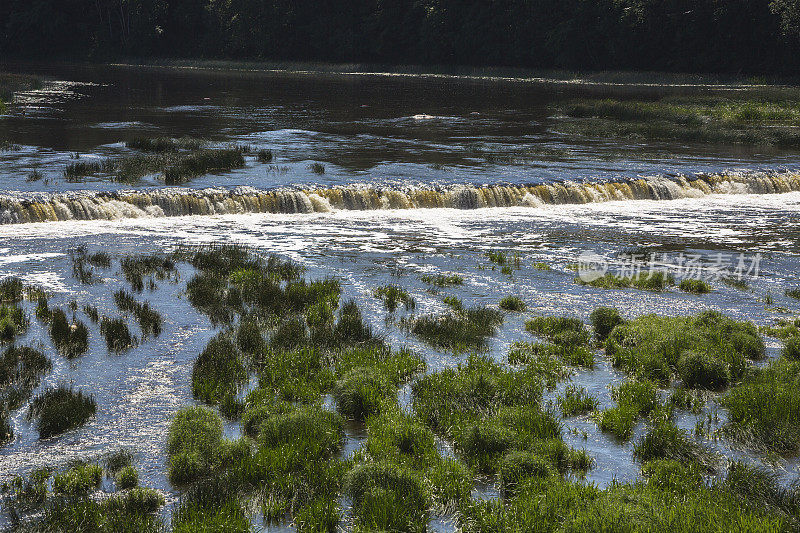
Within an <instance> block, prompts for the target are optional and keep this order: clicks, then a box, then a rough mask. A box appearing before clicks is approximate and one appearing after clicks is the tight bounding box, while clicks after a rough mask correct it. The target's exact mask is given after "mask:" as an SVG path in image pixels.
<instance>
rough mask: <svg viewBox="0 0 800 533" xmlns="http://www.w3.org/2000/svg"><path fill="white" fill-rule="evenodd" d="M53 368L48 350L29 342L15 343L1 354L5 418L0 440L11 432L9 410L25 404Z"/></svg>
mask: <svg viewBox="0 0 800 533" xmlns="http://www.w3.org/2000/svg"><path fill="white" fill-rule="evenodd" d="M51 368H52V363H51V362H50V359H48V358H47V357H46V356H45V355H44V353H42V352H41V351H39V350H36V349H34V348H30V347H28V346H17V345H12V346H9V347H8V348H7V349H6V350H5V351H3V353H2V355H0V416H2V417H3V419H4V421H5V423H4V424H2V429H0V441H4V436H5V435H8V436H9V438H10V436H11V426H10V424H9V421H8V411H14V410H16V409H19V408H20V407H22V406H23V405H24V403H25V402H26V401H27V400H28V398H30V396H31V394H32V393H33V391H34V389H36V387H38V386H39V382H40V381H41V378H42V376H44V375H45V374H46V373H47V372H49V371H50V369H51Z"/></svg>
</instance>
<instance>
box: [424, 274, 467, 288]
mask: <svg viewBox="0 0 800 533" xmlns="http://www.w3.org/2000/svg"><path fill="white" fill-rule="evenodd" d="M419 279H420V280H422V282H423V283H427V284H428V285H433V286H434V287H441V288H446V287H455V286H456V285H463V284H464V278H463V277H461V276H459V275H458V274H425V275H423V276H421V277H420V278H419Z"/></svg>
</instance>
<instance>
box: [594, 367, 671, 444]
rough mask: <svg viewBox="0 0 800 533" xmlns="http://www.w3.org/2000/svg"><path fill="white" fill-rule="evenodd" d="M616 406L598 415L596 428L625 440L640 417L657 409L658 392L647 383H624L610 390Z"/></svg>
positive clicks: (652, 385) (653, 386)
mask: <svg viewBox="0 0 800 533" xmlns="http://www.w3.org/2000/svg"><path fill="white" fill-rule="evenodd" d="M611 397H612V398H613V399H614V400H616V402H617V406H616V407H612V408H610V409H606V410H604V411H602V412H601V413H600V416H599V418H598V426H599V427H600V430H601V431H605V432H609V433H612V434H613V435H615V436H616V437H617V438H618V439H621V440H627V439H629V438H630V436H631V434H632V433H633V428H634V426H635V425H636V422H637V420H638V419H639V417H641V416H647V415H648V414H649V413H650V412H651V411H653V410H654V409H656V408H657V407H658V405H659V404H658V390H657V389H656V386H655V385H654V384H653V383H652V382H649V381H626V382H625V383H622V384H620V385H617V386H616V387H614V388H612V389H611Z"/></svg>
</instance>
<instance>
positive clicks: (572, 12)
mask: <svg viewBox="0 0 800 533" xmlns="http://www.w3.org/2000/svg"><path fill="white" fill-rule="evenodd" d="M798 35H800V7H798V2H797V0H729V1H726V2H720V1H719V0H493V1H491V2H486V1H477V0H466V1H463V0H462V1H455V0H361V1H356V2H336V1H332V0H322V1H320V0H316V1H312V0H298V1H291V2H290V1H287V0H225V1H222V0H183V1H180V2H178V1H176V0H142V1H137V2H133V1H130V0H8V1H5V2H2V3H0V55H5V54H14V55H15V56H17V57H21V56H27V57H36V56H38V57H41V56H46V57H48V58H52V56H53V54H54V53H57V54H61V55H63V56H65V57H67V58H72V59H75V58H103V57H108V56H140V57H142V56H147V57H149V56H167V57H197V56H201V57H223V58H237V59H240V58H248V59H268V60H313V61H334V62H353V61H357V62H377V63H394V64H398V63H401V64H443V65H444V64H447V65H450V64H456V65H499V66H524V67H534V68H578V69H627V68H630V69H644V70H672V71H727V72H741V71H746V72H796V71H797V70H798V66H800V59H799V58H800V55H799V54H798V53H797V52H798V51H800V40H798Z"/></svg>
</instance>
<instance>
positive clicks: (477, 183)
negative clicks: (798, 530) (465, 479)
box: [0, 66, 800, 529]
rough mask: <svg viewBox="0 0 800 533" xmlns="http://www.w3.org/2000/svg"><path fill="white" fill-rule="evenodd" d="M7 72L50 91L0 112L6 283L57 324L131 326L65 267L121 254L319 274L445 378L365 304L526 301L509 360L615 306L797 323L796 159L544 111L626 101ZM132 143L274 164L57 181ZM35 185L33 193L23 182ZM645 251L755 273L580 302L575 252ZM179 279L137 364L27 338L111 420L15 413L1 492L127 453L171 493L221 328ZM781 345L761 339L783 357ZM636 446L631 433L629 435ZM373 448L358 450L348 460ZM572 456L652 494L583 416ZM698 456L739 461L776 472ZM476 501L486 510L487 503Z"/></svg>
mask: <svg viewBox="0 0 800 533" xmlns="http://www.w3.org/2000/svg"><path fill="white" fill-rule="evenodd" d="M15 68H17V69H21V70H25V71H27V72H35V73H37V74H40V75H42V76H44V77H45V79H46V80H47V81H46V82H45V84H44V87H43V88H42V89H41V90H37V91H31V92H27V93H22V94H18V95H16V97H15V101H14V103H13V104H12V106H10V108H9V114H8V115H6V116H2V117H0V142H2V141H4V140H5V141H9V142H12V143H14V144H16V145H19V146H17V147H15V149H13V150H8V151H0V221H2V222H3V224H0V277H2V276H6V275H17V276H20V277H22V278H23V279H24V280H26V281H28V282H30V283H33V284H38V285H42V286H44V287H45V288H47V289H48V290H49V291H51V292H52V293H53V294H54V299H53V300H52V304H51V306H53V305H60V306H62V307H63V306H65V305H66V304H67V303H68V302H70V301H72V300H75V301H77V303H78V305H79V307H80V306H82V305H83V304H91V305H96V306H98V308H99V310H100V313H101V314H108V315H110V316H114V315H116V314H117V313H118V312H117V310H116V309H115V306H114V302H113V298H112V295H113V293H114V291H115V290H117V289H118V288H121V287H124V286H125V283H124V279H123V278H122V275H121V273H120V271H119V264H118V262H115V263H114V265H113V267H112V268H111V269H108V270H103V271H99V272H100V273H101V275H102V277H103V278H104V279H103V283H101V284H96V285H81V284H80V283H79V282H78V280H76V279H75V278H74V277H73V276H72V268H71V262H70V258H69V256H68V251H69V250H71V249H74V248H75V247H77V246H79V245H86V246H87V247H88V248H89V249H90V250H91V251H96V250H104V251H107V252H109V253H111V254H112V255H114V256H115V257H121V256H124V255H127V254H134V253H151V252H155V251H165V250H171V249H173V248H175V247H176V246H180V245H185V244H200V243H219V242H235V243H241V244H246V245H249V246H252V247H254V248H256V249H259V250H263V251H265V252H272V253H276V254H280V255H282V256H285V257H289V258H292V259H294V260H296V261H297V262H299V263H301V264H302V265H304V266H305V267H306V268H307V269H308V275H309V276H311V277H322V276H336V277H337V278H339V279H341V280H342V284H343V287H344V291H345V293H346V296H348V297H349V296H352V297H354V298H356V299H357V300H358V301H359V303H360V304H361V305H362V306H363V308H365V310H366V311H365V316H366V317H368V318H369V320H370V322H371V323H372V325H373V326H374V327H375V329H377V330H378V331H380V332H382V333H383V334H385V335H386V337H387V338H388V339H389V341H390V342H391V343H392V344H394V345H395V346H398V347H400V346H408V347H411V348H412V349H415V350H418V351H420V352H421V353H423V354H424V355H425V356H426V358H427V360H428V363H429V368H430V369H431V370H436V369H438V368H442V367H445V366H450V365H455V364H457V363H458V362H459V361H461V360H463V356H455V355H452V354H448V353H444V352H439V351H436V350H433V349H431V348H430V347H427V346H426V345H424V344H422V343H420V342H419V341H418V340H417V339H415V338H414V337H411V336H408V335H407V334H406V333H404V332H403V331H401V330H400V329H398V328H397V327H396V326H395V325H394V324H393V323H392V321H391V320H387V316H386V315H387V313H386V311H385V310H384V309H383V307H382V306H381V303H380V302H379V301H378V300H375V299H373V298H372V297H371V291H372V289H373V288H374V287H377V286H379V285H384V284H387V283H396V284H400V285H402V286H403V287H405V288H407V289H408V290H409V291H410V292H411V293H412V294H413V296H414V297H415V298H416V300H417V312H418V313H427V312H431V311H436V310H442V309H444V304H443V303H442V296H444V295H455V296H458V297H460V298H462V299H463V300H464V302H465V304H470V305H471V304H490V305H496V304H497V302H498V300H499V299H500V298H501V297H502V296H505V295H508V294H515V295H520V296H521V297H522V298H523V299H524V300H525V301H526V302H527V303H528V306H529V310H528V312H527V313H526V314H525V316H517V315H509V316H508V317H507V320H506V322H505V324H504V326H503V327H502V328H501V330H500V333H499V334H498V335H497V337H495V338H493V339H491V342H490V345H489V353H490V354H491V355H492V356H493V357H496V358H497V359H498V360H502V359H503V358H504V356H505V354H506V352H507V349H508V347H509V346H510V344H511V343H512V342H515V341H518V340H530V339H531V337H529V336H528V335H527V334H526V333H525V332H524V326H523V325H524V319H525V318H526V317H528V316H531V315H537V314H570V315H576V316H579V317H581V318H583V319H588V315H589V313H590V312H591V311H592V310H593V309H594V308H595V307H597V306H599V305H612V306H616V307H618V308H620V309H621V310H622V311H623V314H624V315H625V316H627V317H635V316H638V315H641V314H645V313H662V314H690V313H696V312H699V311H701V310H704V309H718V310H721V311H722V312H724V313H725V314H727V315H729V316H732V317H734V318H737V319H748V320H752V321H754V322H755V323H756V324H758V325H767V324H771V323H773V322H774V321H775V320H776V319H777V318H780V317H786V316H797V314H798V312H800V309H799V308H798V305H797V300H793V299H790V298H787V297H785V296H784V290H785V289H786V288H789V287H795V286H797V285H798V284H800V282H798V279H797V278H798V276H797V274H798V272H800V261H798V253H800V241H798V235H800V233H799V232H798V227H799V226H798V223H800V178H798V174H796V169H798V167H800V165H798V161H799V160H798V154H797V153H792V152H786V151H778V150H766V149H744V148H732V147H720V146H686V145H680V144H668V143H646V142H640V143H632V142H629V141H626V142H616V141H612V140H608V139H592V138H583V137H577V136H567V135H563V134H560V133H557V132H556V131H555V129H556V125H557V124H558V123H559V121H563V120H566V119H565V118H563V117H559V116H558V115H557V113H556V112H555V111H554V106H555V105H557V104H558V103H559V102H560V101H562V100H564V99H570V98H574V97H576V96H580V95H581V94H585V93H587V92H590V93H599V94H603V91H609V92H612V91H614V90H618V89H614V88H609V87H602V86H590V87H581V86H579V85H576V84H568V83H540V82H535V81H528V82H523V81H497V80H492V81H490V80H480V79H472V78H455V77H454V78H441V77H420V76H392V75H371V76H370V75H361V74H359V75H343V74H313V73H300V72H294V73H287V72H271V73H267V72H222V71H199V70H190V69H183V70H167V69H154V68H150V69H144V68H132V67H122V66H119V67H75V66H26V67H24V68H23V67H15ZM626 90H627V91H629V92H630V93H631V94H636V93H638V92H642V93H643V94H645V93H647V91H650V90H651V89H647V88H643V87H642V88H636V87H633V88H630V87H629V88H626ZM672 90H674V91H676V92H679V91H685V90H687V89H685V88H674V89H672ZM695 90H702V89H695ZM140 136H170V137H182V136H194V137H202V138H205V139H208V140H209V141H211V142H212V143H216V144H219V145H225V144H229V143H239V144H248V145H252V146H253V147H254V148H256V149H260V148H266V149H271V150H273V152H274V154H275V159H274V161H272V162H271V163H268V164H262V163H258V162H257V161H256V159H255V157H253V156H248V157H247V165H246V167H245V168H243V169H240V170H236V171H233V172H230V173H226V174H219V175H216V174H212V175H207V176H204V177H201V178H197V179H195V180H192V181H191V182H189V183H188V184H187V185H186V186H184V187H181V188H180V189H176V188H165V187H164V185H163V183H161V182H160V178H159V177H158V176H149V177H146V178H144V179H143V180H142V182H141V183H140V184H138V185H136V186H131V185H123V184H118V183H114V182H113V181H111V180H109V179H107V178H103V177H97V178H92V179H87V180H84V181H81V182H77V183H75V182H69V181H67V180H66V179H64V177H63V169H64V167H65V165H67V164H69V163H70V162H73V161H74V160H75V154H78V155H79V158H80V159H81V160H86V161H91V160H94V159H99V158H104V157H117V156H122V155H125V154H128V153H130V152H131V151H130V150H129V149H127V148H126V147H125V145H124V142H125V141H126V140H129V139H132V138H134V137H140ZM312 162H319V163H322V164H324V166H325V172H324V174H317V173H314V172H313V171H312V170H311V169H310V168H309V166H310V164H311V163H312ZM33 169H37V170H38V172H40V173H41V174H42V175H43V178H42V179H40V180H37V181H29V180H28V179H27V177H28V176H29V174H30V172H31V171H32V170H33ZM633 248H638V249H642V250H646V251H647V252H648V253H649V252H653V251H655V252H658V253H659V254H667V257H669V258H671V259H670V260H672V259H676V260H677V258H681V257H697V258H698V260H699V263H700V264H701V265H702V267H703V268H705V269H706V270H704V272H706V273H708V274H709V275H710V273H711V269H712V268H713V267H714V265H717V266H718V265H719V264H720V262H722V263H723V264H724V265H725V266H726V267H728V266H730V268H731V271H734V270H735V267H736V263H737V262H738V261H740V260H742V261H745V262H746V264H747V265H748V267H752V266H753V263H754V262H755V261H758V267H759V271H758V276H757V277H751V279H749V281H750V287H751V288H750V290H746V291H742V290H738V289H736V288H733V287H730V286H728V285H726V284H724V283H721V282H718V281H712V286H713V288H714V290H713V292H712V293H711V294H708V295H703V296H692V295H688V294H686V293H682V292H679V291H677V290H676V289H671V290H668V291H666V292H664V293H650V292H644V291H637V290H632V289H629V290H604V289H596V288H591V287H586V286H582V285H579V284H576V283H574V281H573V280H574V278H575V273H574V272H573V271H572V270H571V269H570V265H571V264H574V263H575V262H577V261H578V258H579V257H580V256H581V254H584V253H586V252H591V253H593V254H598V255H599V256H601V257H602V258H604V259H607V260H610V261H612V262H613V261H618V260H619V261H622V259H620V257H622V256H620V253H621V252H625V251H629V250H631V249H633ZM494 250H501V251H504V252H506V253H508V254H509V255H510V256H513V255H514V254H517V255H518V256H519V258H520V261H521V262H520V268H519V269H517V270H515V271H514V272H513V274H512V275H507V274H504V273H502V272H501V271H500V269H499V268H493V265H492V264H491V263H490V262H489V261H488V260H487V258H486V256H485V254H486V252H488V251H494ZM539 263H545V264H547V265H548V266H549V267H550V268H549V269H547V270H544V269H542V268H541V265H538V264H539ZM612 266H613V263H612ZM537 267H538V268H537ZM180 268H181V276H180V280H179V281H178V282H177V283H171V282H169V281H163V282H159V284H158V287H157V288H156V289H155V290H152V291H145V294H144V298H145V299H147V300H148V301H150V302H151V304H152V305H153V306H154V307H155V308H156V309H158V310H159V311H160V312H161V313H162V314H163V315H164V317H165V327H164V332H163V333H162V335H161V336H160V337H159V338H157V339H155V340H148V341H146V342H143V343H141V344H140V345H139V346H137V347H136V348H134V349H132V350H130V351H128V352H126V353H124V354H121V355H110V354H108V353H107V351H106V349H105V347H104V345H103V343H102V341H101V337H100V335H99V332H98V331H97V329H96V326H90V327H91V335H90V339H91V349H90V351H89V353H88V354H87V355H85V356H83V357H80V358H78V359H76V360H73V361H66V360H65V359H63V358H61V357H60V356H58V355H57V354H56V352H55V350H54V348H53V347H52V346H51V344H50V341H49V339H48V337H47V335H46V333H45V332H44V331H43V330H42V329H41V327H40V325H38V324H37V321H36V320H35V319H32V320H31V328H30V329H29V331H28V333H27V334H26V336H25V337H24V338H23V339H22V342H24V343H29V344H33V345H37V344H40V345H41V346H42V347H43V349H44V350H45V351H46V352H47V353H48V355H49V356H50V357H51V359H52V360H53V363H54V368H53V371H52V373H51V374H49V375H48V376H47V377H46V378H45V380H44V382H43V384H42V387H44V386H47V385H50V384H55V383H58V382H69V383H72V384H74V385H75V386H76V387H78V388H81V389H84V390H87V391H90V392H91V393H92V394H94V395H95V397H96V399H97V403H98V413H97V416H96V418H95V419H94V420H93V421H92V422H91V423H89V424H87V425H86V426H84V427H82V428H80V429H78V430H75V431H73V432H70V433H67V434H65V435H63V436H60V437H56V438H53V439H48V440H39V439H38V435H37V433H36V431H35V429H34V428H32V426H31V424H30V423H29V422H28V421H26V420H25V416H24V415H25V413H24V411H25V409H21V410H20V411H18V412H16V413H14V417H13V421H14V429H15V434H16V437H15V440H14V441H13V442H11V443H10V444H8V445H6V446H4V447H2V448H0V482H1V481H5V480H8V479H9V478H10V477H11V476H13V475H15V474H18V473H24V472H27V471H29V470H31V469H32V468H34V467H36V466H43V465H51V464H61V463H63V462H64V461H66V460H69V459H73V458H78V457H86V456H92V455H96V454H101V453H103V452H106V451H109V450H113V449H117V448H119V447H121V446H123V447H129V448H131V449H134V450H135V451H136V453H137V464H138V465H139V467H140V470H141V478H142V483H143V484H144V485H149V486H154V487H157V488H159V489H162V490H164V491H165V492H166V493H167V494H171V495H172V497H173V498H174V497H175V496H176V493H175V492H174V491H173V489H171V487H170V486H169V484H168V482H167V481H166V477H165V472H166V465H165V454H164V450H163V448H164V443H165V436H166V429H167V427H168V423H169V420H170V418H171V416H172V415H173V414H174V413H175V412H176V411H177V410H178V409H179V408H180V407H182V406H184V405H187V404H190V403H191V402H192V401H193V400H192V398H191V389H190V375H191V367H192V363H193V361H194V359H195V358H196V356H197V354H198V353H199V352H200V351H201V350H202V349H203V347H204V346H205V344H206V342H207V341H208V339H209V338H210V337H211V336H213V335H214V333H215V330H214V329H213V327H212V326H211V324H210V323H209V322H208V320H207V319H206V318H205V317H204V316H202V315H200V314H199V313H198V312H196V311H195V310H193V309H192V307H191V306H190V305H189V304H188V302H187V301H186V299H185V297H183V295H184V284H185V281H186V280H187V279H188V278H189V277H190V276H191V274H192V272H191V269H189V268H188V267H185V266H181V267H180ZM431 272H453V273H459V274H461V275H463V276H464V278H465V283H464V285H463V286H461V287H456V288H451V289H443V290H442V291H440V292H439V293H438V294H434V293H432V292H431V291H430V290H429V289H428V286H426V285H425V284H424V283H422V282H421V281H420V279H419V278H420V276H421V275H423V274H425V273H431ZM751 274H754V272H751ZM767 295H769V296H770V297H771V298H772V300H773V303H772V304H771V305H767V304H765V299H766V297H767ZM26 305H27V309H28V312H29V315H30V316H32V314H33V309H32V307H31V305H30V304H26ZM84 321H86V320H85V317H84ZM779 348H780V343H779V342H778V341H775V340H770V339H768V350H769V354H770V356H772V357H775V356H777V353H778V350H779ZM598 361H599V364H598V365H597V367H596V369H595V370H593V371H584V370H582V371H577V372H576V373H575V374H574V375H573V377H572V382H573V383H577V384H579V385H582V386H584V387H586V388H587V389H588V390H589V391H590V392H592V393H594V394H596V395H597V396H598V398H600V400H601V407H605V406H609V405H612V403H613V402H612V400H611V398H610V395H609V390H608V386H609V385H610V384H612V383H614V382H617V381H620V380H622V379H623V378H624V376H623V375H622V374H621V373H619V372H617V371H615V370H614V369H612V368H611V367H610V364H609V363H608V362H607V361H606V360H604V359H603V357H602V356H601V357H599V358H598ZM564 386H566V384H563V385H561V388H563V387H564ZM557 392H558V391H552V392H550V393H548V394H547V397H548V398H552V397H554V395H555V394H556V393H557ZM407 394H408V391H405V392H404V393H403V394H402V396H403V397H401V400H403V401H408V397H407ZM665 394H666V392H665ZM705 416H706V414H703V415H700V417H699V418H696V417H695V416H693V415H688V414H687V415H681V416H680V417H679V425H681V427H684V428H686V429H687V430H690V431H693V430H694V427H695V424H696V422H697V421H698V419H702V418H703V417H705ZM720 417H721V418H722V420H721V421H722V422H724V413H721V414H720ZM644 430H645V428H644V426H643V425H641V426H640V427H639V428H637V433H636V435H640V434H641V433H642V432H643V431H644ZM228 431H229V432H230V433H231V434H234V433H236V427H235V426H233V425H232V426H230V427H229V428H228ZM362 439H363V435H360V434H358V433H352V432H351V434H349V436H348V446H347V449H348V450H353V449H355V448H357V447H358V446H359V444H360V442H361V440H362ZM565 440H567V442H569V443H570V444H571V445H573V446H576V447H578V448H586V449H587V450H588V451H589V452H590V453H591V454H592V456H593V457H594V458H595V459H596V461H597V465H596V467H595V468H594V469H593V470H592V471H590V472H589V474H588V476H587V478H588V479H589V480H590V481H592V482H595V483H598V484H599V485H604V484H607V483H609V482H610V481H612V480H613V479H617V480H620V481H627V480H633V479H636V478H637V476H638V475H639V465H638V464H636V463H635V462H634V461H633V459H632V442H634V441H635V438H634V439H633V440H632V441H631V443H626V444H620V443H618V442H616V441H614V440H613V439H611V438H609V437H608V436H606V435H604V434H602V433H600V432H599V431H598V430H597V428H596V425H595V423H594V422H592V421H591V420H588V419H571V420H566V421H565ZM702 440H703V441H704V443H705V444H707V445H708V446H710V447H713V448H715V449H718V450H719V451H721V452H723V453H725V454H726V456H728V457H732V458H733V457H740V456H744V457H747V458H749V459H751V460H756V461H761V460H762V459H763V458H762V457H760V456H759V455H757V454H753V453H751V452H750V451H748V450H744V449H732V448H730V447H729V444H727V443H725V442H722V441H715V440H712V439H708V440H706V439H705V438H702ZM770 467H771V468H775V469H776V470H777V471H778V472H779V473H780V474H781V475H782V476H783V478H784V479H785V480H786V481H787V482H788V481H792V480H795V479H797V477H798V462H797V461H796V460H795V459H792V458H784V459H780V458H779V459H774V458H773V461H772V462H771V463H770ZM485 492H486V493H487V494H488V495H489V496H491V494H492V489H491V487H489V488H486V489H485ZM445 529H446V528H445Z"/></svg>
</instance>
